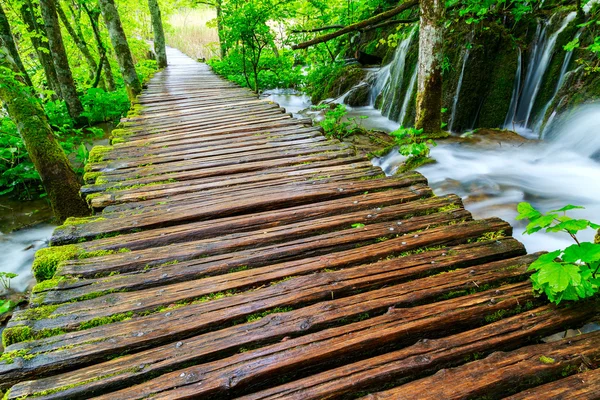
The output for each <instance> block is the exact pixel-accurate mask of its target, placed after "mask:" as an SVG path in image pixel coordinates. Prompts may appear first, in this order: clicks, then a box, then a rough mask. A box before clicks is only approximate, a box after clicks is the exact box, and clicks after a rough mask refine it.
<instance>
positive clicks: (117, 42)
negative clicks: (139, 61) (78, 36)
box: [99, 0, 142, 102]
mask: <svg viewBox="0 0 600 400" xmlns="http://www.w3.org/2000/svg"><path fill="white" fill-rule="evenodd" d="M99 4H100V11H102V15H103V16H104V21H105V23H106V27H107V28H108V34H109V35H110V41H111V42H112V45H113V48H114V49H115V53H116V55H117V60H118V61H119V67H120V69H121V74H122V75H123V80H124V81H125V87H126V88H127V95H128V96H129V100H131V101H132V102H133V101H135V99H136V97H137V96H138V95H139V94H140V93H142V84H141V83H140V80H139V78H138V76H137V72H136V71H135V64H134V63H133V57H132V56H131V50H130V49H129V43H127V37H126V36H125V32H124V31H123V26H122V25H121V18H120V17H119V12H118V11H117V8H116V7H115V2H114V0H99Z"/></svg>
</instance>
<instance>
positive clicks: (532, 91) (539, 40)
mask: <svg viewBox="0 0 600 400" xmlns="http://www.w3.org/2000/svg"><path fill="white" fill-rule="evenodd" d="M576 15H577V13H575V12H572V13H569V14H568V15H567V16H566V17H565V18H564V19H563V21H562V23H561V25H560V26H559V28H558V29H557V30H556V31H554V32H552V33H550V32H548V31H549V29H550V27H551V26H552V19H553V18H551V19H550V20H549V21H548V22H540V23H539V24H538V27H537V31H536V36H535V41H534V45H533V49H532V52H531V56H530V59H529V62H528V66H527V72H526V74H525V80H524V82H523V86H522V87H519V88H518V89H517V91H518V93H519V96H518V101H517V103H516V109H515V111H514V113H511V111H509V115H511V114H514V117H513V118H512V120H511V121H508V119H509V118H508V116H507V122H508V124H505V125H506V128H508V129H515V130H516V131H517V132H519V133H520V134H521V135H523V136H525V137H529V138H536V137H538V133H537V132H535V131H534V129H533V127H532V125H533V123H532V122H533V121H532V120H534V119H535V116H534V115H531V114H532V111H533V106H534V105H535V101H536V99H537V96H538V94H539V90H540V87H541V85H542V80H543V79H544V75H545V74H546V71H547V70H548V67H549V65H550V61H551V59H552V54H553V52H554V47H555V45H556V40H557V39H558V35H560V33H561V32H562V31H564V30H565V28H566V27H567V25H569V23H570V22H571V21H573V20H574V19H575V17H576ZM542 25H543V26H542ZM519 61H520V60H519ZM567 66H568V64H567ZM566 72H567V71H566V70H565V73H566ZM558 83H560V82H558ZM519 86H520V85H519ZM513 96H514V95H513ZM511 108H512V107H511Z"/></svg>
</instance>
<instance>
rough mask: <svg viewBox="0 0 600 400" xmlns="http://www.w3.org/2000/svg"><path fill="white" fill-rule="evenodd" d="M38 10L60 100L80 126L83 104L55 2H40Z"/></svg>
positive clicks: (53, 0) (43, 0)
mask: <svg viewBox="0 0 600 400" xmlns="http://www.w3.org/2000/svg"><path fill="white" fill-rule="evenodd" d="M40 9H41V11H42V17H43V19H44V27H45V28H46V34H47V35H48V45H49V47H50V53H51V55H52V61H53V63H54V69H55V70H56V76H57V77H58V84H59V86H60V91H61V94H62V99H63V100H64V101H65V103H66V104H67V110H69V115H70V116H71V118H73V120H74V121H75V122H76V123H77V124H82V123H84V122H85V121H83V120H82V118H81V114H82V113H83V104H81V100H80V99H79V96H78V94H77V88H76V87H75V81H74V80H73V74H72V73H71V68H70V67H69V60H68V58H67V52H66V50H65V46H64V43H63V39H62V33H61V31H60V24H59V22H58V14H57V12H56V3H55V0H40Z"/></svg>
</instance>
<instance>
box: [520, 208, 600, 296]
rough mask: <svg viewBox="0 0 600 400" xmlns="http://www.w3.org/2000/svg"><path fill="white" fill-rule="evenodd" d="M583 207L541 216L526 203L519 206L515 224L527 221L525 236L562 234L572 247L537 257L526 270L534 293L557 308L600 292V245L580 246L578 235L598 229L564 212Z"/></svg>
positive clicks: (561, 209)
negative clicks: (568, 238)
mask: <svg viewBox="0 0 600 400" xmlns="http://www.w3.org/2000/svg"><path fill="white" fill-rule="evenodd" d="M582 208H583V207H580V206H574V205H571V204H569V205H566V206H564V207H562V208H560V209H558V210H551V211H549V212H548V213H547V214H543V213H541V212H540V211H538V210H536V209H535V208H534V207H533V206H532V205H531V204H529V203H520V204H519V205H518V208H517V210H518V212H519V215H518V216H517V219H518V220H523V219H527V220H529V224H528V225H527V227H526V229H525V232H524V233H526V234H529V235H530V234H533V233H535V232H538V231H541V230H542V229H545V230H546V232H564V233H566V234H568V235H569V236H570V237H571V238H572V239H573V241H574V242H575V243H574V244H573V245H571V246H569V247H567V248H565V249H562V250H556V251H553V252H550V253H547V254H544V255H542V256H540V257H539V258H538V259H537V260H536V261H535V262H533V263H532V264H531V266H530V267H529V270H531V271H536V272H535V273H534V274H533V275H532V276H531V281H532V282H533V288H534V290H536V291H538V292H542V293H544V294H546V296H547V297H548V300H550V301H551V302H553V303H556V304H559V303H560V302H561V301H563V300H580V299H585V298H589V297H592V296H594V295H596V294H597V293H598V291H599V290H600V244H598V243H590V242H581V241H580V240H579V239H578V238H577V233H578V232H580V231H583V230H586V229H589V228H592V229H595V230H596V229H600V225H598V224H595V223H593V222H590V221H588V220H586V219H574V218H571V217H569V216H567V211H570V210H575V209H582Z"/></svg>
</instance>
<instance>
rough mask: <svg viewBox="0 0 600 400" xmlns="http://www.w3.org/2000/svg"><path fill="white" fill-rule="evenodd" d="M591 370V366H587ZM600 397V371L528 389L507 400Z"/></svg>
mask: <svg viewBox="0 0 600 400" xmlns="http://www.w3.org/2000/svg"><path fill="white" fill-rule="evenodd" d="M586 367H588V368H589V366H586ZM599 397H600V369H593V370H589V371H586V372H583V373H579V374H575V375H572V376H569V377H567V378H563V379H559V380H557V381H555V382H551V383H547V384H545V385H541V386H537V387H535V388H533V389H527V390H525V391H523V392H521V393H517V394H515V395H513V396H510V397H506V399H507V400H539V399H544V398H546V399H556V400H563V399H564V400H567V399H576V400H596V399H598V398H599Z"/></svg>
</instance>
